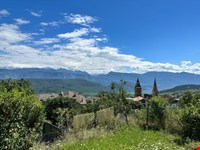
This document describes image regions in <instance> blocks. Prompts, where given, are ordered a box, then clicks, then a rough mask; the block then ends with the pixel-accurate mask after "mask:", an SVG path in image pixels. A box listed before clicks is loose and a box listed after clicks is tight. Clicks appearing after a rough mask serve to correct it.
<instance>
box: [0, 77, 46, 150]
mask: <svg viewBox="0 0 200 150" xmlns="http://www.w3.org/2000/svg"><path fill="white" fill-rule="evenodd" d="M0 91H1V93H0V108H1V109H0V131H1V132H0V149H15V150H18V149H20V150H26V149H28V148H29V147H30V146H31V145H32V143H33V141H35V140H37V139H38V137H39V135H40V132H41V127H42V123H43V120H44V109H43V106H42V104H41V103H40V102H39V101H38V99H37V98H36V97H35V95H34V94H33V92H32V90H31V89H30V86H29V83H28V82H27V81H25V80H20V81H13V80H5V81H1V82H0Z"/></svg>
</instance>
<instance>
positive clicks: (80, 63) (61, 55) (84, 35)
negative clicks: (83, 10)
mask: <svg viewBox="0 0 200 150" xmlns="http://www.w3.org/2000/svg"><path fill="white" fill-rule="evenodd" d="M16 21H17V20H16ZM22 22H23V21H22V20H20V21H19V20H18V23H19V24H20V23H22ZM78 22H79V23H80V22H81V21H75V23H78ZM81 23H84V21H82V22H81ZM19 24H18V25H17V24H6V23H4V24H0V33H1V34H0V51H1V52H2V53H1V55H0V67H41V68H42V67H51V68H68V69H72V70H83V71H87V72H89V73H95V74H98V73H108V72H110V71H117V72H137V73H144V72H147V71H170V72H183V71H185V72H190V73H198V74H200V63H195V64H193V63H192V62H191V61H182V62H180V65H175V64H170V63H153V62H150V61H146V60H143V59H142V58H138V57H136V56H134V55H129V54H122V53H120V50H119V49H118V48H115V47H111V46H100V45H103V44H102V42H104V41H106V40H107V38H106V37H104V36H103V37H102V36H101V35H100V34H99V32H101V29H99V28H95V27H91V26H85V27H84V28H80V29H75V30H74V31H72V32H67V33H60V34H58V35H54V36H53V37H48V38H47V37H45V34H44V35H42V37H43V38H41V35H37V34H36V35H34V36H33V33H25V32H23V31H22V29H21V28H20V26H19ZM89 24H90V23H89ZM43 25H44V26H48V25H50V24H49V23H46V24H45V22H43ZM86 25H88V22H87V23H86ZM52 33H54V32H52ZM94 34H97V35H98V36H97V35H94ZM35 36H40V38H39V40H38V37H37V39H34V37H35ZM55 36H56V37H55ZM63 39H67V40H63Z"/></svg>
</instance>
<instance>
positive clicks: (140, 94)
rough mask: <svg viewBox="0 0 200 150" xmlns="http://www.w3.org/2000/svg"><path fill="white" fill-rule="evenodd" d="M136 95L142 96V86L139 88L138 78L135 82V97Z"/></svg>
mask: <svg viewBox="0 0 200 150" xmlns="http://www.w3.org/2000/svg"><path fill="white" fill-rule="evenodd" d="M137 96H142V88H141V85H140V81H139V79H138V78H137V81H136V84H135V97H137Z"/></svg>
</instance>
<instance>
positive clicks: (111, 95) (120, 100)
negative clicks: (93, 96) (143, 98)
mask: <svg viewBox="0 0 200 150" xmlns="http://www.w3.org/2000/svg"><path fill="white" fill-rule="evenodd" d="M125 85H126V81H123V80H120V83H115V82H113V83H112V84H111V91H110V92H102V93H101V94H99V97H100V101H102V100H104V102H105V101H106V102H107V106H109V107H111V106H114V109H115V114H118V113H120V114H123V115H124V117H125V120H126V123H127V124H128V114H129V112H130V111H131V104H130V102H129V100H127V99H126V96H127V93H126V90H125ZM104 105H106V104H104Z"/></svg>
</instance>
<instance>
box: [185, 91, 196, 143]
mask: <svg viewBox="0 0 200 150" xmlns="http://www.w3.org/2000/svg"><path fill="white" fill-rule="evenodd" d="M182 122H183V137H184V138H185V137H189V138H192V139H194V140H200V134H199V133H200V94H199V93H197V94H195V95H194V97H193V99H192V100H191V103H189V104H188V105H187V106H186V107H185V109H184V113H183V115H182Z"/></svg>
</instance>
